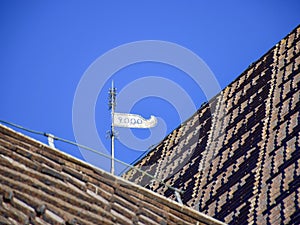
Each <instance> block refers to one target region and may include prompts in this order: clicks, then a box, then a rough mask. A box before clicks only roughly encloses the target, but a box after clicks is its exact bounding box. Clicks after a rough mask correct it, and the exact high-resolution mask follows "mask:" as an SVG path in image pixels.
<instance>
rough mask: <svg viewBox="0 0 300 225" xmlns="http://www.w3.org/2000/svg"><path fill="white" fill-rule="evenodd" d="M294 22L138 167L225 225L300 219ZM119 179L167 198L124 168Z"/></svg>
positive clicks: (298, 62)
mask: <svg viewBox="0 0 300 225" xmlns="http://www.w3.org/2000/svg"><path fill="white" fill-rule="evenodd" d="M299 133H300V26H298V27H297V28H295V29H294V30H293V31H292V32H291V33H290V34H289V35H287V36H286V37H285V38H283V39H282V40H281V41H280V42H279V43H278V44H276V45H275V46H274V47H273V48H272V49H271V50H269V51H268V52H267V53H266V54H265V55H264V56H262V57H261V58H260V59H259V60H257V61H256V62H254V63H252V64H251V65H250V66H249V67H248V68H247V69H246V70H245V71H244V72H243V73H242V74H241V75H240V76H239V77H238V78H237V79H236V80H235V81H233V82H232V83H231V84H230V85H228V86H227V87H226V88H225V89H224V90H223V91H222V92H220V93H219V94H218V95H217V96H215V97H214V98H213V99H211V100H210V101H209V102H208V103H207V104H205V105H204V106H202V107H201V108H200V109H199V110H198V111H197V112H196V113H195V114H194V115H193V116H192V117H191V118H190V119H189V120H187V121H186V122H185V123H183V124H182V125H180V126H179V127H178V128H177V129H175V130H174V131H173V132H172V133H170V134H169V135H168V136H167V137H166V138H165V139H164V140H163V141H162V142H161V143H160V144H158V146H156V148H154V149H153V150H152V151H150V152H149V153H148V154H147V155H146V156H145V157H144V158H142V159H141V160H140V161H138V162H137V163H136V166H137V167H139V168H141V169H143V170H146V171H147V172H148V173H150V174H153V175H155V176H157V177H158V178H159V179H161V180H163V181H164V182H166V183H167V184H169V185H171V186H173V187H176V188H178V189H182V190H184V191H185V192H184V194H183V195H182V201H183V202H184V203H185V204H187V205H188V206H190V207H193V208H195V209H197V210H199V211H201V212H203V213H205V214H207V215H210V216H212V217H214V218H217V219H219V220H222V221H225V222H226V223H229V224H274V223H275V221H276V223H278V224H300V213H299V212H300V194H299V193H300V151H299V150H300V135H299ZM124 177H125V178H126V179H129V180H131V181H133V182H136V183H140V184H141V185H143V186H146V187H147V188H149V189H151V190H154V191H156V192H158V193H160V194H162V195H165V196H167V197H169V198H172V199H175V196H174V194H173V193H172V192H170V190H168V189H166V188H165V187H164V186H162V185H160V184H159V183H155V182H149V179H148V177H146V176H143V175H141V174H140V173H138V172H136V171H133V170H130V171H128V172H127V173H126V174H125V175H124Z"/></svg>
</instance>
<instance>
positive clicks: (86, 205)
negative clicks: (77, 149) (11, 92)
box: [0, 125, 222, 225]
mask: <svg viewBox="0 0 300 225" xmlns="http://www.w3.org/2000/svg"><path fill="white" fill-rule="evenodd" d="M0 180H1V183H0V224H43V225H44V224H69V225H71V224H122V225H124V224H174V225H175V224H199V225H201V224H202V225H204V224H205V225H207V224H222V223H221V222H219V221H217V220H215V219H213V218H211V217H208V216H206V215H204V214H201V213H199V212H197V211H195V210H193V209H190V208H189V207H187V206H183V205H180V204H178V203H177V202H174V201H172V200H169V199H167V198H165V197H163V196H160V195H158V194H156V193H154V192H152V191H149V190H147V189H145V188H143V187H141V186H138V185H136V184H133V183H131V182H128V181H126V180H124V179H122V178H119V177H116V176H113V175H111V174H109V173H107V172H104V171H102V170H100V169H98V168H96V167H93V166H91V165H89V164H87V163H85V162H83V161H80V160H78V159H75V158H73V157H72V156H69V155H67V154H64V153H62V152H60V151H58V150H56V149H53V148H50V147H48V146H46V145H44V144H42V143H40V142H38V141H35V140H33V139H31V138H28V137H26V136H24V135H22V134H19V133H17V132H15V131H13V130H11V129H10V128H7V127H5V126H3V125H0Z"/></svg>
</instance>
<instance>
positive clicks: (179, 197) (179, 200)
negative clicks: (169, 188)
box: [174, 190, 183, 205]
mask: <svg viewBox="0 0 300 225" xmlns="http://www.w3.org/2000/svg"><path fill="white" fill-rule="evenodd" d="M174 193H175V197H176V200H177V202H178V203H179V204H181V205H183V203H182V200H181V196H180V194H179V192H178V191H177V190H175V191H174Z"/></svg>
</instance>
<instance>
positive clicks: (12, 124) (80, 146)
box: [0, 119, 184, 197]
mask: <svg viewBox="0 0 300 225" xmlns="http://www.w3.org/2000/svg"><path fill="white" fill-rule="evenodd" d="M0 123H3V124H7V125H10V126H13V127H16V128H18V129H21V130H24V131H27V132H29V133H33V134H37V135H42V136H45V137H49V136H51V137H52V138H53V139H54V140H58V141H61V142H65V143H67V144H70V145H74V146H77V147H79V148H82V149H85V150H88V151H91V152H94V153H96V154H98V155H101V156H103V157H105V158H108V159H112V157H111V156H110V155H107V154H105V153H102V152H99V151H97V150H95V149H93V148H90V147H87V146H85V145H82V144H78V143H76V142H73V141H70V140H67V139H64V138H60V137H57V136H54V135H52V134H49V133H45V132H40V131H35V130H31V129H28V128H25V127H22V126H20V125H17V124H14V123H11V122H7V121H5V120H1V119H0ZM114 160H115V161H116V162H118V163H121V164H123V165H125V166H127V167H130V168H131V169H134V170H136V171H138V172H140V173H142V174H143V175H145V176H148V177H150V178H152V179H153V180H155V181H157V182H159V183H160V184H162V185H164V186H166V187H167V188H169V189H171V190H173V191H174V192H175V195H176V192H177V193H181V194H182V193H183V192H184V191H182V190H179V189H177V188H175V187H172V186H170V185H168V184H167V183H165V182H164V181H162V180H160V179H158V178H156V177H155V176H153V175H151V174H149V173H147V172H146V171H144V170H142V169H140V168H137V167H135V166H133V165H130V164H128V163H125V162H123V161H121V160H119V159H116V158H114ZM176 197H177V195H176Z"/></svg>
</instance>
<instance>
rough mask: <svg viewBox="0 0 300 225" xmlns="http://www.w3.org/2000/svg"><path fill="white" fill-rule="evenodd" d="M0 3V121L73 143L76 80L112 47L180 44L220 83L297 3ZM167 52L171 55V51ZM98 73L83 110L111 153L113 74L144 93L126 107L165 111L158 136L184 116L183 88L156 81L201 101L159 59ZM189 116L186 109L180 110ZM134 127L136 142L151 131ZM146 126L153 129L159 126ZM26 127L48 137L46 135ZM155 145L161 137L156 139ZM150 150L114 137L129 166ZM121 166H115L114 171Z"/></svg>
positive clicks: (255, 54) (287, 22) (192, 85)
mask: <svg viewBox="0 0 300 225" xmlns="http://www.w3.org/2000/svg"><path fill="white" fill-rule="evenodd" d="M0 10H1V13H0V29H1V36H0V49H1V51H0V57H1V61H0V64H1V67H0V74H1V76H0V84H1V88H0V119H1V120H6V121H10V122H13V123H16V124H20V125H22V126H24V127H27V128H31V129H34V130H39V131H43V132H49V133H53V134H54V135H56V136H59V137H62V138H66V139H70V140H72V141H75V134H74V130H73V122H72V113H73V112H72V110H73V103H74V98H75V93H76V90H78V89H77V88H78V85H79V84H80V81H81V79H82V78H83V77H84V76H85V75H87V74H89V73H90V72H89V71H90V70H91V69H92V68H93V65H94V66H95V65H96V64H97V62H99V59H101V57H103V55H105V54H106V53H108V52H111V51H112V49H117V50H118V49H119V48H120V46H124V45H126V44H129V43H132V42H137V41H145V40H156V41H164V42H168V43H173V44H176V45H178V46H181V47H184V48H186V49H188V50H189V51H191V52H193V53H194V54H196V55H198V56H199V57H200V58H201V59H202V60H203V61H204V62H205V63H206V65H207V67H208V68H209V69H210V70H211V72H212V74H213V75H214V77H215V78H216V80H217V81H218V83H219V85H220V87H221V88H222V89H223V88H224V87H226V85H228V84H229V83H230V82H232V81H233V80H234V79H235V78H236V77H237V76H238V75H240V74H241V73H242V72H243V71H244V70H245V69H246V68H247V67H248V65H250V64H251V63H252V62H253V61H256V60H257V59H259V58H260V57H261V56H262V55H263V54H264V53H266V52H267V51H268V50H269V49H270V48H271V47H273V46H274V45H275V44H276V43H277V42H278V41H280V40H281V39H282V38H283V37H284V36H286V35H287V34H288V33H289V32H290V31H292V29H294V28H295V27H296V26H297V25H298V24H299V22H300V13H299V12H300V3H299V1H297V0H290V1H289V0H288V1H283V0H282V1H278V0H277V1H258V0H256V1H248V2H246V3H244V2H242V1H189V2H188V3H187V2H186V3H184V2H183V1H164V2H162V1H78V0H77V1H37V0H36V1H33V0H29V1H14V0H12V1H8V0H7V1H1V3H0ZM157 52H159V51H157ZM157 52H155V54H156V53H157ZM128 54H129V55H128V58H130V53H128ZM141 54H143V53H141ZM159 54H161V53H159ZM169 54H170V57H171V56H172V53H169ZM122 57H125V58H126V57H127V56H126V55H125V56H124V55H123V56H122ZM97 60H98V61H97ZM113 60H114V59H113ZM116 60H118V59H116ZM99 76H100V77H101V76H102V77H104V76H106V77H108V79H107V80H106V81H105V82H104V83H103V84H100V83H99V86H97V85H96V86H95V87H97V88H98V89H99V90H98V95H97V96H95V99H96V103H95V104H94V105H93V109H89V108H87V109H86V110H94V111H95V114H94V118H87V120H88V119H92V120H94V121H95V126H96V129H97V132H98V136H99V137H98V138H99V139H100V140H101V142H102V143H103V145H104V148H106V149H107V151H109V150H110V148H109V144H110V142H109V139H106V137H105V136H106V131H107V130H109V129H110V115H109V113H110V112H109V111H108V106H107V100H108V95H107V93H108V89H109V87H110V85H111V84H110V82H111V80H112V79H113V80H114V81H115V85H116V87H117V89H118V91H119V92H121V91H122V90H123V89H124V88H125V87H127V86H128V85H129V86H130V85H133V86H134V85H135V88H133V89H132V91H131V92H130V94H131V95H135V94H139V93H140V94H141V96H140V98H141V100H140V101H138V102H135V103H133V102H131V98H123V99H125V100H123V102H119V103H118V104H119V105H125V104H128V105H130V104H132V107H131V108H130V109H129V111H128V112H131V113H137V114H141V115H142V116H144V117H145V118H149V117H150V115H156V116H157V117H160V118H161V120H160V122H159V127H158V128H159V129H160V128H161V129H160V131H161V130H163V131H164V133H163V134H159V135H160V136H159V135H158V137H156V139H157V138H161V139H162V138H163V137H164V136H165V135H166V134H168V133H170V132H171V131H172V130H173V129H174V128H176V127H177V126H178V125H179V124H180V123H181V122H183V121H182V120H183V119H182V118H180V116H179V115H180V113H181V111H182V110H183V111H184V110H187V109H185V108H184V107H185V104H184V103H183V102H182V101H183V100H180V96H179V97H178V96H177V95H176V94H178V93H179V92H177V91H176V90H175V89H176V88H174V90H171V87H175V86H172V85H171V86H170V87H168V88H161V87H160V86H159V85H163V82H164V79H165V80H168V82H169V83H170V84H173V83H176V84H177V85H178V87H179V88H180V90H184V91H185V92H186V93H187V95H188V96H189V97H190V99H191V100H192V102H193V103H194V105H195V107H196V108H199V107H200V105H201V104H202V103H203V102H204V101H207V100H206V99H205V93H204V92H203V90H201V88H199V87H198V86H197V83H196V82H195V81H194V80H193V79H191V78H190V77H189V76H188V75H187V74H186V73H185V72H184V71H182V70H180V69H178V68H176V67H174V66H172V65H168V64H164V63H161V62H151V61H147V62H139V63H133V64H131V65H128V66H124V67H123V68H121V69H119V70H118V71H116V72H115V73H113V74H103V73H102V74H100V70H99ZM149 77H150V78H151V79H152V77H158V78H161V81H160V80H159V79H158V80H155V79H154V78H153V79H152V80H151V79H150V81H151V82H149V80H143V78H149ZM137 81H140V83H139V82H137ZM152 81H153V82H152ZM172 82H173V83H172ZM137 84H140V85H137ZM129 86H128V88H130V87H129ZM209 86H210V84H207V87H209ZM131 87H132V86H131ZM149 87H153V88H150V89H149ZM155 87H157V90H162V92H161V93H160V94H161V95H164V94H166V95H167V94H169V93H171V96H176V97H173V98H174V99H173V100H174V101H178V105H180V103H182V104H181V105H183V109H182V108H180V109H179V108H178V107H177V108H176V106H175V105H174V103H173V102H169V101H168V99H166V98H164V97H159V94H157V95H156V94H155V93H154V94H152V95H149V94H148V95H146V94H145V93H144V90H146V89H147V90H148V89H149V90H156V89H155ZM163 87H164V86H163ZM86 91H88V90H86ZM172 91H174V93H173V92H172ZM143 94H144V96H143ZM120 98H121V97H120ZM171 98H172V97H171ZM87 101H88V99H87ZM119 107H120V106H119ZM125 108H126V107H125ZM82 110H83V111H84V109H82ZM119 110H121V108H119ZM117 111H118V106H117ZM192 113H193V112H192V111H191V110H188V112H187V113H186V114H190V115H191V114H192ZM81 119H82V120H83V121H84V120H85V118H81ZM162 121H164V122H162ZM163 127H164V128H165V130H164V129H162V128H163ZM158 128H157V129H158ZM81 132H83V133H86V134H87V136H88V131H85V130H84V129H82V130H81ZM132 132H133V134H134V136H135V137H137V138H140V139H146V138H148V137H149V136H151V132H150V131H149V130H148V129H146V130H132ZM152 132H157V133H159V130H153V131H152ZM24 133H25V132H24ZM26 134H27V135H29V136H32V137H34V138H37V139H38V140H41V141H43V142H46V139H45V138H43V137H38V136H34V135H31V134H28V133H26ZM121 134H122V130H120V135H121ZM154 135H155V133H154ZM120 138H121V137H120ZM125 141H126V140H125ZM84 142H85V143H83V144H86V145H89V146H92V147H95V148H97V146H93V143H91V144H89V140H88V139H86V141H84ZM149 143H150V142H149ZM147 144H148V143H147ZM152 144H153V145H155V144H157V140H155V141H153V143H151V145H152ZM56 145H57V147H58V148H59V149H60V150H61V151H64V152H66V153H68V154H72V155H74V156H75V157H78V158H81V159H83V160H86V157H85V156H84V154H82V152H81V151H79V149H77V148H75V147H72V146H69V145H65V144H63V143H59V142H57V143H56ZM148 147H149V146H148ZM148 147H146V146H142V147H141V145H139V143H138V141H137V142H133V143H132V142H131V143H125V144H124V143H121V142H120V141H116V157H117V158H119V159H120V160H122V161H125V162H127V163H130V162H132V161H134V160H135V159H136V158H137V157H138V156H140V155H141V154H143V153H144V152H145V151H146V150H147V148H148ZM132 148H138V149H139V150H133V149H132ZM99 151H103V152H105V151H106V150H105V149H99ZM92 157H93V158H94V160H95V161H93V162H91V161H90V163H92V164H95V165H96V166H99V167H102V168H104V169H107V165H106V164H107V163H109V161H107V159H103V158H97V156H95V155H93V156H92ZM88 161H89V160H88ZM121 170H122V168H121V167H119V168H118V171H121Z"/></svg>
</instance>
